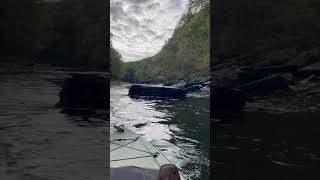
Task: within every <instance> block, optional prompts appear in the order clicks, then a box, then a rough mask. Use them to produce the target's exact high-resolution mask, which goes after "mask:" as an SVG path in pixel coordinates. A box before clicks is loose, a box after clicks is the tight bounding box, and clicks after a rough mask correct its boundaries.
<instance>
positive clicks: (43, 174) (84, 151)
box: [0, 71, 109, 180]
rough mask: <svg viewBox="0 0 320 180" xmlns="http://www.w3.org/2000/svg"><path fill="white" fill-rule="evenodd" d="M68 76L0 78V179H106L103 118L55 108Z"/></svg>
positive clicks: (42, 74)
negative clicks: (63, 83) (62, 85)
mask: <svg viewBox="0 0 320 180" xmlns="http://www.w3.org/2000/svg"><path fill="white" fill-rule="evenodd" d="M68 76H69V75H68V73H66V72H58V71H48V72H39V73H18V72H14V73H1V74H0V99H1V101H0V177H1V178H0V179H8V180H11V179H12V180H14V179H32V180H61V179H79V180H80V179H94V180H105V179H107V178H106V177H107V170H106V164H107V163H106V162H108V159H107V156H106V152H107V149H106V142H107V141H108V140H107V139H106V137H108V136H107V133H109V132H107V131H106V130H107V129H106V126H105V124H106V123H105V122H106V121H105V120H106V118H107V117H106V116H105V117H104V118H97V117H95V116H94V115H95V114H97V113H90V112H88V111H87V112H83V111H82V113H79V112H78V113H77V112H73V113H69V112H68V113H67V112H66V111H63V110H62V109H60V108H55V104H56V103H57V101H58V94H59V91H60V89H61V84H62V82H63V80H64V78H66V77H68ZM106 112H107V111H106ZM99 114H100V115H101V112H99ZM102 114H103V113H102ZM104 114H106V113H104ZM107 114H108V113H107ZM107 114H106V115H107ZM100 117H101V116H100Z"/></svg>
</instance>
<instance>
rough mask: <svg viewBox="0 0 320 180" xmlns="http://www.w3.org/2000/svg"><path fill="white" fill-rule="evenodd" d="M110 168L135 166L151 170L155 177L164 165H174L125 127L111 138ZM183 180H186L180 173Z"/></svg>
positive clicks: (115, 132)
mask: <svg viewBox="0 0 320 180" xmlns="http://www.w3.org/2000/svg"><path fill="white" fill-rule="evenodd" d="M110 142H111V143H110V168H120V167H128V166H133V167H137V168H141V169H147V170H149V171H150V172H151V173H152V174H153V175H154V177H157V176H158V174H159V169H160V167H161V165H163V164H172V163H171V162H170V161H169V160H168V159H167V158H166V157H165V156H164V155H163V154H162V153H161V152H160V151H159V150H158V149H157V148H156V147H154V146H153V145H152V144H151V143H150V142H148V141H146V140H145V139H144V138H142V137H141V136H140V135H138V134H136V133H134V132H133V131H132V130H130V129H128V128H126V127H124V128H123V131H117V130H115V131H114V132H112V134H111V137H110ZM180 177H181V180H184V178H183V176H182V174H181V173H180Z"/></svg>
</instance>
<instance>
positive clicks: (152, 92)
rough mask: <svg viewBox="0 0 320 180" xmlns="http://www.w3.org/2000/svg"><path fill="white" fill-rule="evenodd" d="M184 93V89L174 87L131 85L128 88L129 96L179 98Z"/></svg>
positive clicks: (182, 96) (185, 93)
mask: <svg viewBox="0 0 320 180" xmlns="http://www.w3.org/2000/svg"><path fill="white" fill-rule="evenodd" d="M186 95H187V92H186V91H185V90H183V89H179V88H174V87H164V86H149V85H132V86H131V87H130V89H129V96H130V97H150V98H164V99H181V98H184V97H185V96H186Z"/></svg>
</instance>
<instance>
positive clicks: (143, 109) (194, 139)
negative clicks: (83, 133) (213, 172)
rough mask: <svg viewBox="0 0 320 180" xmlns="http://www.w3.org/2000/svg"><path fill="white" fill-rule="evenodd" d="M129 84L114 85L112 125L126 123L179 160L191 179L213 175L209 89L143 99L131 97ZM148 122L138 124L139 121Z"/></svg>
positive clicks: (173, 160) (183, 170)
mask: <svg viewBox="0 0 320 180" xmlns="http://www.w3.org/2000/svg"><path fill="white" fill-rule="evenodd" d="M129 87H130V85H129V84H112V85H111V94H110V96H111V97H110V102H111V104H110V106H111V110H110V118H111V119H110V124H111V127H112V126H113V125H115V124H124V125H125V126H127V127H129V128H130V129H132V130H133V131H135V132H136V133H138V134H141V135H142V136H143V137H144V138H145V139H146V140H148V141H150V142H151V143H152V144H153V145H154V146H155V147H157V148H158V149H160V150H162V152H163V154H164V155H165V156H166V157H167V158H168V159H169V160H170V161H171V162H172V163H175V164H176V165H177V166H178V167H179V168H181V170H182V172H183V173H184V175H185V176H186V177H187V178H190V179H202V180H206V179H210V178H209V166H210V158H209V147H210V121H209V119H210V118H209V116H210V101H209V93H208V92H198V93H193V94H190V95H188V96H187V97H186V98H185V99H183V100H171V101H168V100H166V101H163V100H143V99H132V98H130V97H129V96H128V89H129ZM141 123H142V124H145V125H144V126H141V127H135V125H137V124H141Z"/></svg>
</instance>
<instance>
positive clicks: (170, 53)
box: [123, 0, 210, 83]
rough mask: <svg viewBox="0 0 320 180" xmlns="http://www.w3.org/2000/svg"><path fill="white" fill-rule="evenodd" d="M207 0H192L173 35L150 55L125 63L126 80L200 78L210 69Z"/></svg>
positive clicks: (158, 80) (205, 77)
mask: <svg viewBox="0 0 320 180" xmlns="http://www.w3.org/2000/svg"><path fill="white" fill-rule="evenodd" d="M209 66H210V4H209V0H191V1H190V2H189V5H188V11H187V12H186V13H185V14H184V15H183V17H182V18H181V20H180V22H179V24H178V26H177V27H176V29H175V31H174V33H173V35H172V37H171V38H170V39H169V40H168V41H167V42H166V43H165V45H164V46H163V47H162V49H161V51H160V52H159V53H157V54H156V55H155V56H153V57H149V58H145V59H143V60H140V61H136V62H128V63H126V72H125V75H124V77H123V79H124V80H125V81H129V82H143V83H159V82H166V83H170V82H172V83H174V82H177V81H181V80H183V81H199V80H203V79H207V78H208V77H209V74H210V72H209V69H210V67H209Z"/></svg>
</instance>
